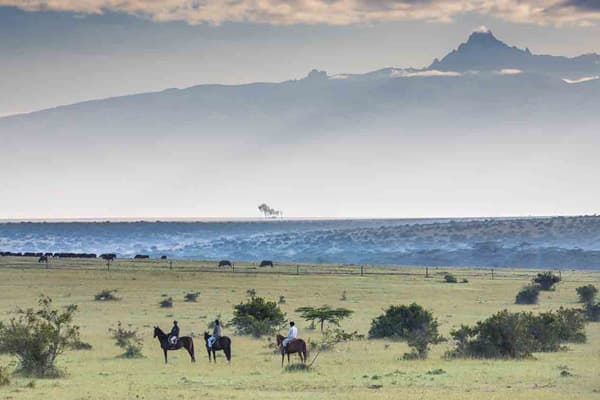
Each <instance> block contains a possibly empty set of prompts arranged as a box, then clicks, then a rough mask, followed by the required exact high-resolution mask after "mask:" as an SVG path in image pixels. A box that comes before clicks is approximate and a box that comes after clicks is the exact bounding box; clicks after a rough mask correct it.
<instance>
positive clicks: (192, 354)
mask: <svg viewBox="0 0 600 400" xmlns="http://www.w3.org/2000/svg"><path fill="white" fill-rule="evenodd" d="M186 350H187V351H188V353H189V354H190V358H191V359H192V362H196V356H195V355H194V342H190V344H189V346H188V347H187V349H186Z"/></svg>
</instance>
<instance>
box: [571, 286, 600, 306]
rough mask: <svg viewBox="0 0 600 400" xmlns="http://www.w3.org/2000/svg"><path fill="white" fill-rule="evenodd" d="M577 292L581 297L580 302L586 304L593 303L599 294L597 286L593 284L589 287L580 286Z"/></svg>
mask: <svg viewBox="0 0 600 400" xmlns="http://www.w3.org/2000/svg"><path fill="white" fill-rule="evenodd" d="M575 290H576V291H577V295H578V296H579V302H580V303H585V304H587V303H591V302H593V301H594V298H595V297H596V294H597V293H598V289H597V288H596V286H594V285H592V284H591V283H590V284H589V285H585V286H579V287H578V288H577V289H575Z"/></svg>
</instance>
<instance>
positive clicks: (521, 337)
mask: <svg viewBox="0 0 600 400" xmlns="http://www.w3.org/2000/svg"><path fill="white" fill-rule="evenodd" d="M584 325H585V320H584V318H583V315H582V313H581V311H580V310H575V309H565V308H562V307H561V308H560V309H558V310H557V311H549V312H545V313H541V314H539V315H534V314H532V313H526V312H518V313H513V312H509V311H507V310H504V311H500V312H498V313H496V314H494V315H492V316H491V317H489V318H488V319H486V320H484V321H479V322H478V323H477V324H476V325H475V326H473V327H469V326H467V325H461V326H460V327H459V328H458V329H455V330H453V331H451V332H450V335H451V336H452V338H453V339H454V341H455V348H454V349H453V350H452V351H450V352H449V353H447V355H448V356H450V357H476V358H524V357H528V356H530V355H531V353H533V352H543V351H544V352H545V351H558V350H559V349H560V346H561V344H562V343H569V342H576V343H578V342H583V341H585V333H584Z"/></svg>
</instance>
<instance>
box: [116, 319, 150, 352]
mask: <svg viewBox="0 0 600 400" xmlns="http://www.w3.org/2000/svg"><path fill="white" fill-rule="evenodd" d="M108 332H109V333H110V336H111V337H112V338H113V339H114V340H115V345H117V346H118V347H120V348H121V349H123V350H125V352H124V353H123V354H122V355H121V357H124V358H139V357H142V346H143V344H144V343H143V341H142V337H141V336H140V334H139V333H138V331H137V329H135V328H131V327H130V329H126V328H124V327H123V324H122V323H121V321H119V322H118V323H117V327H116V328H110V329H109V330H108Z"/></svg>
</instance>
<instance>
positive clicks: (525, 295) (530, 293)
mask: <svg viewBox="0 0 600 400" xmlns="http://www.w3.org/2000/svg"><path fill="white" fill-rule="evenodd" d="M539 295H540V289H539V288H538V287H537V286H525V287H524V288H522V289H521V290H520V291H519V293H517V297H516V298H515V303H516V304H537V302H538V297H539Z"/></svg>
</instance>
